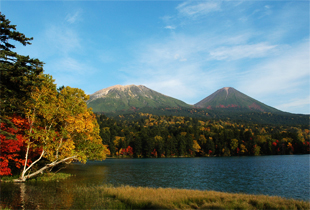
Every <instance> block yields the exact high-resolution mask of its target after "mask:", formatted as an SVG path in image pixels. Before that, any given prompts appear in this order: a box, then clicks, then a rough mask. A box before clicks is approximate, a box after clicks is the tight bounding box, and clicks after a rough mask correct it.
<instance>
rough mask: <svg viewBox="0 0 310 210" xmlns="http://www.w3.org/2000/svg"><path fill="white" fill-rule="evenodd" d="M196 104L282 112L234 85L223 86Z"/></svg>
mask: <svg viewBox="0 0 310 210" xmlns="http://www.w3.org/2000/svg"><path fill="white" fill-rule="evenodd" d="M194 106H195V107H198V108H206V109H225V108H226V109H236V110H240V111H259V112H272V113H279V112H281V111H280V110H277V109H275V108H273V107H270V106H267V105H266V104H263V103H262V102H259V101H257V100H255V99H253V98H251V97H249V96H247V95H245V94H244V93H241V92H240V91H238V90H236V89H234V88H232V87H224V88H221V89H219V90H217V91H215V92H214V93H212V94H211V95H209V96H208V97H206V98H204V99H203V100H201V101H200V102H198V103H196V104H195V105H194Z"/></svg>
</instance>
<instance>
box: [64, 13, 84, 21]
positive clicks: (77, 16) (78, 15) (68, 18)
mask: <svg viewBox="0 0 310 210" xmlns="http://www.w3.org/2000/svg"><path fill="white" fill-rule="evenodd" d="M65 20H66V21H67V22H69V23H71V24H72V23H75V22H77V21H79V20H81V10H78V11H76V12H75V13H74V14H68V15H67V16H66V18H65Z"/></svg>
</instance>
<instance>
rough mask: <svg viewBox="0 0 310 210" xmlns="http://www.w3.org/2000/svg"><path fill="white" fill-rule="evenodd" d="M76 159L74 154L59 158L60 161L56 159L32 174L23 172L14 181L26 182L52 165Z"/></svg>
mask: <svg viewBox="0 0 310 210" xmlns="http://www.w3.org/2000/svg"><path fill="white" fill-rule="evenodd" d="M74 159H76V156H72V157H67V158H65V159H62V160H59V161H54V162H52V163H50V164H47V165H45V166H44V167H42V168H40V169H39V170H37V171H36V172H33V173H31V174H28V175H26V176H25V175H24V173H22V174H21V176H20V177H19V178H18V179H14V180H13V181H14V182H25V181H26V180H27V179H29V178H31V177H34V176H36V175H38V174H40V173H43V171H44V170H46V169H48V168H51V167H54V166H56V165H58V164H60V163H63V162H66V161H68V160H74Z"/></svg>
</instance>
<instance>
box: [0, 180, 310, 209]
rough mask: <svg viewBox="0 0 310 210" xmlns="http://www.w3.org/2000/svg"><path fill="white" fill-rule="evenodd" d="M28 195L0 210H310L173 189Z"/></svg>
mask: <svg viewBox="0 0 310 210" xmlns="http://www.w3.org/2000/svg"><path fill="white" fill-rule="evenodd" d="M36 183H37V182H36ZM44 183H46V182H44ZM3 190H4V191H5V189H3ZM17 191H19V190H18V189H17ZM25 192H26V194H27V196H25V200H23V203H22V204H19V205H16V204H15V205H14V202H15V203H16V199H14V198H13V197H14V196H13V195H12V196H10V199H12V200H11V201H10V202H9V203H11V204H13V205H10V204H9V203H6V204H5V203H2V204H3V205H0V209H1V207H2V208H10V209H17V208H20V206H23V207H25V208H26V209H34V208H38V207H39V208H41V209H310V203H309V202H306V201H300V200H293V199H284V198H281V197H274V196H264V195H246V194H234V193H222V192H214V191H199V190H185V189H171V188H157V189H156V188H147V187H130V186H120V187H113V186H86V185H85V186H81V185H76V184H74V183H72V185H64V184H63V183H61V182H50V183H46V184H44V185H38V184H36V185H27V188H26V191H25ZM19 197H20V196H17V198H19Z"/></svg>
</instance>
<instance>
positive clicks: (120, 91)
mask: <svg viewBox="0 0 310 210" xmlns="http://www.w3.org/2000/svg"><path fill="white" fill-rule="evenodd" d="M87 104H88V107H92V108H93V111H94V112H116V111H124V110H136V109H140V108H144V107H149V108H159V107H191V106H190V105H188V104H186V103H184V102H183V101H180V100H178V99H174V98H172V97H169V96H165V95H163V94H161V93H158V92H156V91H154V90H151V89H149V88H147V87H145V86H143V85H138V86H137V85H126V86H122V85H115V86H112V87H108V88H105V89H102V90H99V91H97V92H95V93H93V94H91V95H90V99H89V100H88V102H87Z"/></svg>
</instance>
